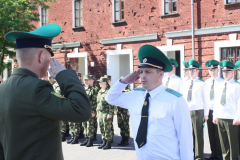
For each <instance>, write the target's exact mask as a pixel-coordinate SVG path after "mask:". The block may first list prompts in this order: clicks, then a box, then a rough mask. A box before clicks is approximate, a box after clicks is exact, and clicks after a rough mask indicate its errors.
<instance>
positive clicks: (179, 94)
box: [166, 88, 182, 97]
mask: <svg viewBox="0 0 240 160" xmlns="http://www.w3.org/2000/svg"><path fill="white" fill-rule="evenodd" d="M166 91H167V92H169V93H172V94H173V95H175V96H177V97H182V94H181V93H179V92H177V91H175V90H173V89H170V88H166Z"/></svg>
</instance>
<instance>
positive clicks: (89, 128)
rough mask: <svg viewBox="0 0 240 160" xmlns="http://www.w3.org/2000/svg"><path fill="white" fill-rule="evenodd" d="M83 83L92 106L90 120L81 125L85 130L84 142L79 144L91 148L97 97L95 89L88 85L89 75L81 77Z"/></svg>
mask: <svg viewBox="0 0 240 160" xmlns="http://www.w3.org/2000/svg"><path fill="white" fill-rule="evenodd" d="M83 81H84V84H85V90H86V93H87V95H88V98H89V100H90V102H91V105H92V118H90V119H89V120H88V121H87V122H84V123H82V124H83V127H84V129H85V137H86V140H85V141H84V142H83V143H82V144H80V146H86V147H91V146H93V138H94V132H95V129H94V120H95V117H96V108H97V96H96V93H95V88H94V87H93V86H91V85H90V81H91V78H90V76H89V75H85V76H84V77H83Z"/></svg>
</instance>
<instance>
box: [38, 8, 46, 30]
mask: <svg viewBox="0 0 240 160" xmlns="http://www.w3.org/2000/svg"><path fill="white" fill-rule="evenodd" d="M42 8H43V7H40V8H39V13H40V14H39V15H40V27H42V26H43V25H42V23H43V19H42V14H43V13H42ZM46 10H47V20H48V9H46ZM46 24H47V23H46Z"/></svg>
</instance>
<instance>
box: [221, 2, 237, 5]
mask: <svg viewBox="0 0 240 160" xmlns="http://www.w3.org/2000/svg"><path fill="white" fill-rule="evenodd" d="M237 4H240V2H236V3H227V4H224V6H231V5H237Z"/></svg>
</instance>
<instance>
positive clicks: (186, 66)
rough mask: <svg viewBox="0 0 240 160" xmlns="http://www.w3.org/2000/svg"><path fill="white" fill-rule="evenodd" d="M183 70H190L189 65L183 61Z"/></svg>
mask: <svg viewBox="0 0 240 160" xmlns="http://www.w3.org/2000/svg"><path fill="white" fill-rule="evenodd" d="M183 70H188V63H187V62H186V61H183Z"/></svg>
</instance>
